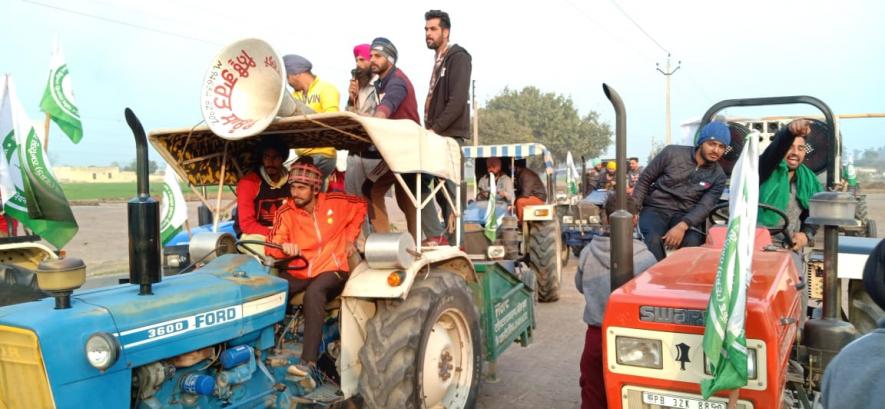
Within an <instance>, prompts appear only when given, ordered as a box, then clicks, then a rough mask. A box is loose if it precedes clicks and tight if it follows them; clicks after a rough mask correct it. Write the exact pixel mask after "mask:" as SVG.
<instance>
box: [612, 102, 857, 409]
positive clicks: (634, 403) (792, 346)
mask: <svg viewBox="0 0 885 409" xmlns="http://www.w3.org/2000/svg"><path fill="white" fill-rule="evenodd" d="M606 94H607V96H609V98H610V99H611V100H612V103H613V105H615V110H616V112H617V113H618V118H619V119H618V122H617V124H618V127H617V131H616V134H617V140H618V148H619V149H618V155H619V161H621V160H622V159H621V156H622V155H624V153H623V149H621V148H622V146H626V142H623V141H622V140H623V139H625V136H624V134H625V131H624V130H623V126H622V124H623V119H622V117H623V105H622V103H621V101H620V97H619V96H618V95H617V93H616V92H614V91H613V90H611V89H610V88H607V87H606ZM796 103H804V104H809V105H812V106H814V107H816V108H818V109H820V110H821V111H822V112H823V113H824V116H825V117H826V119H827V124H828V125H829V129H830V131H829V132H830V143H829V146H830V151H829V158H830V159H831V160H829V161H828V162H829V166H828V168H827V186H828V187H831V186H834V185H835V183H837V182H838V173H837V172H835V169H836V168H835V160H833V159H834V158H835V157H837V156H838V147H839V146H840V145H839V143H838V139H837V138H836V134H835V133H833V132H832V129H833V120H832V114H831V112H830V110H829V108H828V107H827V106H826V105H825V104H824V103H823V102H822V101H820V100H818V99H815V98H811V97H806V96H802V97H781V98H758V99H741V100H727V101H722V102H720V103H718V104H716V105H714V106H713V107H712V108H710V110H708V111H707V113H706V114H705V115H704V119H703V120H702V123H701V125H704V124H706V123H709V122H710V120H711V119H712V117H713V115H715V114H716V113H717V112H719V111H720V110H722V109H724V108H727V107H733V106H758V105H781V104H796ZM618 177H622V176H621V174H620V170H619V174H618ZM617 185H618V186H623V183H620V182H619V183H618V184H617ZM616 194H618V195H623V194H624V193H622V192H617V193H616ZM819 195H820V196H815V199H813V202H817V203H819V204H820V205H821V207H816V208H815V207H814V206H815V205H812V206H813V207H812V214H811V217H812V218H816V220H809V222H814V223H817V224H820V225H824V226H825V227H824V229H822V230H824V233H823V235H824V236H825V237H824V241H825V249H824V254H825V260H826V261H825V265H826V269H825V270H826V271H825V276H824V297H823V298H824V300H823V301H824V306H823V317H822V318H820V319H806V311H805V307H804V304H805V303H804V301H803V297H804V292H805V291H806V290H805V281H804V279H803V277H802V276H803V274H802V272H801V271H798V269H797V267H796V265H795V264H794V262H793V261H792V259H791V255H790V250H787V249H783V248H775V247H774V246H771V244H772V240H771V234H772V233H776V232H779V231H783V229H781V228H779V229H774V230H777V231H772V232H769V231H768V229H765V228H757V230H756V239H755V245H754V247H755V250H754V253H753V264H752V269H753V275H752V278H751V279H750V282H749V287H748V290H747V312H746V314H747V315H746V338H747V347H748V349H749V353H748V358H749V362H748V369H749V371H748V372H749V379H748V383H747V385H746V386H745V387H743V388H741V389H740V390H739V391H738V398H737V401H736V407H737V408H743V409H751V408H792V407H803V408H810V407H811V404H812V402H813V401H814V400H815V396H816V394H817V391H818V390H819V384H820V380H821V377H822V375H823V371H824V369H825V368H826V365H827V363H828V362H829V361H830V360H831V359H832V357H833V356H835V354H836V353H837V352H838V351H839V350H840V349H841V348H842V347H843V346H844V345H846V344H847V343H848V342H850V341H851V340H853V339H854V338H855V336H856V334H857V332H856V330H855V329H854V327H853V326H852V325H851V324H850V323H848V322H845V321H842V320H841V315H840V314H838V311H840V309H839V305H840V302H839V288H838V281H837V276H836V257H837V249H836V247H837V240H838V227H837V226H838V225H840V224H841V223H847V222H848V221H847V220H842V219H840V217H839V216H840V215H839V210H840V209H842V213H846V214H847V213H848V212H850V213H851V214H850V218H851V219H853V211H854V210H853V208H852V209H850V210H844V208H842V207H840V206H841V205H842V204H846V205H847V204H848V201H847V200H845V198H844V197H842V196H841V195H844V194H843V193H838V192H824V193H822V194H819ZM622 197H623V196H622ZM843 202H844V203H843ZM621 203H623V201H622V202H621ZM726 205H727V204H726ZM816 210H817V211H816ZM624 213H626V212H624ZM627 214H628V215H629V213H627ZM616 216H617V213H615V214H614V215H613V217H612V219H613V222H612V241H613V249H612V259H613V261H612V265H613V266H616V267H615V268H614V269H613V270H612V288H613V289H615V288H617V290H615V291H613V293H612V294H611V297H610V298H609V302H608V305H607V308H606V313H605V318H604V322H603V334H604V338H603V347H604V349H603V351H604V355H605V358H604V364H605V367H604V371H605V385H606V395H607V399H608V405H609V408H630V409H639V408H648V409H660V408H688V409H726V407H727V404H728V397H727V392H720V393H717V394H715V395H714V396H713V397H711V398H710V399H708V400H704V399H703V398H702V397H701V388H700V382H701V381H702V380H704V379H709V378H712V375H711V374H710V370H709V369H708V367H709V365H707V363H706V362H707V357H706V356H705V354H704V350H703V346H702V344H703V337H704V323H705V316H706V309H707V303H708V301H709V299H710V292H711V290H712V287H713V284H714V282H715V276H716V269H717V266H718V264H719V259H720V254H721V252H722V247H723V244H724V242H725V227H724V226H722V225H713V226H712V227H710V228H709V229H708V231H707V240H706V243H705V245H704V246H702V247H694V248H683V249H680V250H677V251H675V252H673V253H671V254H670V255H669V256H668V257H667V258H665V259H664V260H661V261H660V262H658V263H657V264H655V265H654V266H652V267H651V268H650V269H648V270H647V271H646V272H644V273H643V274H640V275H638V276H636V277H633V271H632V265H633V263H632V259H631V258H630V254H632V253H631V251H632V248H628V250H627V251H623V250H624V248H623V247H618V246H619V244H618V241H619V237H621V236H626V240H620V242H621V243H622V244H621V245H623V246H630V242H629V238H630V235H629V234H630V230H629V229H630V225H628V224H627V223H629V222H630V221H629V220H625V221H624V222H623V225H624V226H619V225H618V224H617V222H618V220H617V217H616ZM781 217H782V218H783V219H784V221H786V215H785V214H783V213H782V212H781ZM786 225H787V223H785V224H784V226H786ZM631 247H632V246H631ZM616 258H618V259H617V260H616ZM618 266H619V267H618Z"/></svg>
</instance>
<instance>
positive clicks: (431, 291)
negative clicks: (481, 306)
mask: <svg viewBox="0 0 885 409" xmlns="http://www.w3.org/2000/svg"><path fill="white" fill-rule="evenodd" d="M366 332H367V334H366V343H365V345H364V346H363V349H362V350H361V351H360V361H361V363H362V366H363V370H362V373H361V374H360V381H359V392H360V395H361V396H362V398H363V400H364V401H365V405H364V407H366V408H371V409H382V408H405V409H418V408H425V407H426V408H432V407H445V408H459V409H460V408H472V407H474V406H475V405H476V398H477V396H478V393H479V380H480V375H481V373H482V344H481V341H480V339H481V337H480V328H479V311H478V310H477V307H476V305H475V303H474V302H473V298H472V296H471V293H470V290H469V289H468V288H467V284H466V283H465V282H464V279H463V278H462V277H461V276H459V275H456V274H454V273H451V272H447V271H434V272H431V274H430V276H429V277H428V278H426V279H424V280H420V281H416V282H415V284H414V286H413V287H412V289H411V291H410V292H409V295H408V297H407V298H406V299H405V300H380V301H378V309H377V312H376V313H375V316H374V317H373V318H372V319H370V320H369V322H368V324H367V328H366Z"/></svg>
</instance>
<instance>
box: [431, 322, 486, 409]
mask: <svg viewBox="0 0 885 409" xmlns="http://www.w3.org/2000/svg"><path fill="white" fill-rule="evenodd" d="M473 348H474V346H473V342H472V338H471V334H470V327H469V326H468V325H467V319H466V318H465V317H464V314H462V313H461V312H460V311H458V310H456V309H447V310H445V311H443V313H442V314H440V316H439V318H438V319H437V320H436V322H435V323H434V324H433V327H432V328H431V329H430V334H429V335H428V338H427V344H426V347H425V349H424V367H423V376H422V381H423V382H422V385H423V390H422V391H421V396H423V397H424V406H425V407H427V408H463V407H465V405H466V404H467V398H468V396H469V395H470V386H471V383H472V381H473V371H474V367H473Z"/></svg>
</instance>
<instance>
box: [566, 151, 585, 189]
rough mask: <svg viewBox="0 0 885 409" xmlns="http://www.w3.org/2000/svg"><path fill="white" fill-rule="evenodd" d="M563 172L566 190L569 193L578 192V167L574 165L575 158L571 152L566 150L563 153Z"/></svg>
mask: <svg viewBox="0 0 885 409" xmlns="http://www.w3.org/2000/svg"><path fill="white" fill-rule="evenodd" d="M565 168H566V170H565V172H566V173H565V174H566V181H567V182H568V192H569V194H570V195H576V194H578V179H580V177H581V175H580V173H578V169H577V168H576V167H575V160H574V159H573V158H572V152H571V151H568V152H566V155H565Z"/></svg>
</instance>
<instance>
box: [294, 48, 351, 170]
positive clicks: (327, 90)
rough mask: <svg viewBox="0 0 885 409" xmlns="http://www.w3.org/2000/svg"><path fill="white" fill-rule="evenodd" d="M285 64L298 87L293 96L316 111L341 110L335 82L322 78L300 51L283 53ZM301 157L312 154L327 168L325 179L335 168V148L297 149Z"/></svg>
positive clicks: (319, 164) (318, 165)
mask: <svg viewBox="0 0 885 409" xmlns="http://www.w3.org/2000/svg"><path fill="white" fill-rule="evenodd" d="M283 65H285V66H286V78H287V80H288V82H289V85H291V86H292V88H293V89H295V92H294V93H293V94H292V96H293V97H294V98H295V100H297V101H301V102H304V103H305V104H306V105H307V106H308V107H309V108H310V109H312V110H313V111H314V112H338V111H339V109H338V104H339V103H340V101H339V98H340V97H339V94H338V89H337V88H335V86H334V85H332V84H331V83H328V82H326V81H323V80H320V79H319V78H318V77H317V76H316V75H314V74H313V72H311V70H312V69H313V64H311V63H310V61H308V60H307V58H304V57H302V56H300V55H295V54H289V55H286V56H283ZM295 153H297V154H298V156H299V157H302V156H309V157H311V158H313V163H314V164H316V165H317V167H318V168H319V169H320V171H321V172H323V180H325V179H326V178H328V177H329V175H330V174H331V173H332V171H334V170H335V158H336V152H335V148H332V147H325V148H302V149H296V150H295Z"/></svg>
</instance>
